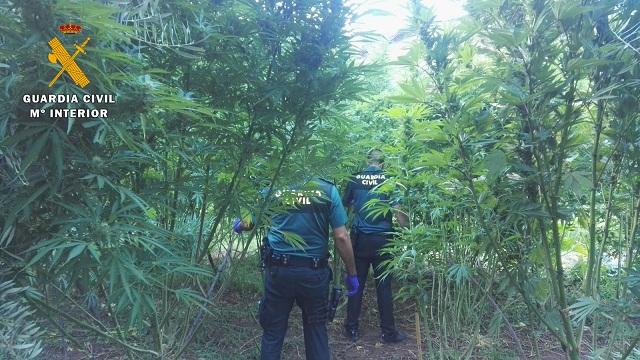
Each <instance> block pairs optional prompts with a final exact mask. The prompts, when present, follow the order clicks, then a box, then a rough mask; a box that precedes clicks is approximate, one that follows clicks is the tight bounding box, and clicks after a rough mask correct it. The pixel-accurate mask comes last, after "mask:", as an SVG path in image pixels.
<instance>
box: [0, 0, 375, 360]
mask: <svg viewBox="0 0 640 360" xmlns="http://www.w3.org/2000/svg"><path fill="white" fill-rule="evenodd" d="M0 10H1V11H0V44H2V47H0V88H1V89H2V91H0V104H1V105H0V155H1V156H2V158H1V160H0V179H2V181H1V182H0V189H1V191H0V193H1V194H2V195H1V196H0V205H1V206H0V209H1V210H0V239H1V240H0V249H1V250H2V252H0V264H3V265H4V264H7V265H8V267H9V268H10V269H11V276H16V277H17V279H18V282H22V283H26V282H27V281H28V279H29V277H28V276H31V277H34V278H35V279H37V280H38V281H37V287H38V289H40V290H42V291H43V292H45V293H48V292H53V293H55V298H53V299H51V298H46V299H45V301H44V302H43V303H42V304H40V306H39V307H38V309H39V310H40V315H42V316H52V315H56V316H57V315H60V316H64V313H66V312H67V311H68V308H69V307H70V306H71V307H72V308H73V309H74V311H77V312H78V314H79V316H78V319H77V320H78V323H74V325H76V326H80V327H82V328H84V329H87V330H91V331H92V332H93V333H94V334H96V335H99V336H102V337H104V338H106V339H108V340H109V341H112V342H114V341H115V342H117V343H118V344H120V345H122V346H123V347H124V348H125V349H126V350H127V351H128V352H130V353H129V354H128V355H129V356H134V355H133V354H134V353H138V354H142V353H146V354H151V355H153V356H162V357H165V358H167V357H180V356H181V354H182V353H183V352H184V351H185V350H186V348H187V346H188V345H189V343H190V341H191V339H192V338H193V333H194V332H195V331H196V330H197V329H198V328H199V326H200V324H201V322H202V316H200V315H194V314H197V313H198V311H200V310H202V311H203V312H204V313H211V311H212V310H211V307H212V306H213V302H212V299H213V298H215V295H216V291H219V292H222V291H224V289H225V287H224V286H221V285H223V284H221V282H218V279H223V280H224V279H227V278H226V277H223V276H221V274H220V273H219V272H223V271H226V269H227V265H226V264H228V262H232V260H235V259H237V258H244V257H245V256H246V255H247V253H248V252H249V251H250V250H251V251H255V249H254V248H251V246H250V245H251V241H252V240H251V239H252V238H253V236H249V237H246V238H240V239H239V240H240V241H239V242H235V243H234V242H233V240H230V239H231V237H230V236H229V235H230V231H229V230H228V229H229V228H230V225H229V223H230V222H231V219H233V217H235V216H236V214H240V209H241V208H243V209H244V211H245V212H246V211H251V212H253V213H254V214H256V215H257V218H258V224H259V225H260V224H264V223H266V218H267V216H266V204H267V202H266V201H258V202H256V201H254V199H256V198H257V193H258V191H259V190H260V189H263V188H269V189H270V190H269V192H272V191H273V189H274V188H275V186H276V185H280V184H282V185H286V184H288V183H291V182H293V181H295V180H296V179H298V178H299V177H300V176H301V174H306V173H309V172H310V171H313V172H314V174H316V175H327V174H331V173H335V171H334V170H335V169H336V168H338V164H337V163H336V160H337V159H339V158H340V157H341V156H342V154H343V152H344V151H346V149H343V148H342V146H341V145H342V141H341V137H342V136H344V135H345V134H346V133H347V132H348V131H349V128H350V125H349V121H348V119H346V118H345V117H344V116H343V115H342V113H341V111H342V109H343V106H344V105H343V102H344V101H345V100H349V99H355V98H357V97H359V96H360V94H361V93H362V91H363V88H362V85H361V83H360V77H361V74H362V71H363V68H361V67H359V66H358V65H356V64H355V63H354V62H353V61H352V60H351V59H350V56H351V51H350V44H349V41H348V40H349V39H348V37H347V36H346V35H345V31H344V30H343V28H344V26H345V23H346V22H347V21H348V20H349V18H350V17H351V16H352V14H351V13H350V10H349V9H348V8H347V7H345V6H344V4H343V3H342V2H341V1H338V0H326V1H315V0H314V1H311V0H309V1H283V2H272V1H258V2H255V1H213V2H211V1H204V0H200V1H190V2H185V1H177V0H175V1H166V2H150V1H143V2H131V3H126V2H125V3H119V4H107V3H103V2H96V1H89V0H82V1H71V0H68V1H67V0H64V1H56V2H53V1H48V0H33V1H24V2H17V1H11V2H4V3H2V4H0ZM69 21H71V22H74V23H79V24H81V25H82V27H83V30H82V34H83V35H89V36H91V37H92V40H91V42H90V43H89V45H88V47H87V55H86V56H81V57H78V60H77V61H78V64H79V66H80V67H81V68H82V69H84V70H85V71H86V73H87V75H88V77H89V78H90V80H91V83H90V85H89V86H88V87H87V88H85V89H80V88H77V87H75V86H74V85H73V84H71V83H70V82H69V80H68V79H66V77H62V78H61V80H59V81H58V83H57V84H56V85H55V86H54V87H53V88H51V89H50V90H49V89H48V88H47V87H46V84H45V83H44V81H43V79H47V78H49V77H50V73H51V72H52V70H53V68H52V66H51V65H50V64H49V63H48V60H47V57H46V56H45V52H44V51H45V50H43V49H46V48H47V46H46V41H48V40H49V39H50V38H51V37H52V36H53V35H54V34H55V30H56V28H57V25H59V24H61V23H65V22H69ZM37 54H41V56H40V55H37ZM51 76H53V75H51ZM47 91H51V93H62V94H77V95H81V94H83V93H84V92H87V93H92V94H115V95H116V96H117V102H116V104H113V105H111V106H110V107H109V118H108V119H84V120H81V119H73V118H68V119H57V120H55V121H54V120H51V121H49V120H46V119H42V120H38V121H34V120H33V119H29V118H28V107H29V104H24V103H22V100H21V98H22V95H23V94H40V93H46V92H47ZM72 106H73V105H72ZM345 174H346V173H345ZM329 178H331V176H329ZM270 195H272V194H267V196H266V197H265V200H266V199H268V198H269V197H270ZM257 228H258V230H257V231H262V227H261V226H258V227H257ZM252 235H253V234H252ZM258 235H259V234H256V236H258ZM232 246H233V247H235V248H234V249H233V250H234V251H231V247H232ZM225 248H226V249H225ZM227 249H228V251H227ZM226 253H228V254H232V256H231V258H228V257H227V256H225V254H226ZM207 260H209V261H208V262H209V264H207ZM222 265H224V266H222ZM209 266H211V267H212V268H213V270H214V273H213V274H212V271H211V270H210V269H209ZM7 276H8V275H7ZM3 278H4V275H3V277H0V279H3ZM205 283H208V284H209V285H203V284H205ZM78 299H86V301H84V305H83V301H77V300H78ZM58 300H60V302H57V301H58ZM176 309H178V310H177V311H176ZM97 313H100V315H104V316H105V317H107V318H108V319H109V324H112V325H106V324H107V322H103V320H99V319H103V318H101V317H100V316H95V315H96V314H97ZM177 318H179V319H181V321H176V319H177ZM147 333H148V334H151V339H152V340H149V341H147V340H146V339H145V338H143V336H142V334H147ZM134 344H136V345H134ZM139 344H141V345H139ZM150 349H153V350H150Z"/></svg>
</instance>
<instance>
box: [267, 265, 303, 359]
mask: <svg viewBox="0 0 640 360" xmlns="http://www.w3.org/2000/svg"><path fill="white" fill-rule="evenodd" d="M281 270H284V268H267V270H266V271H265V277H264V296H263V298H262V302H261V303H260V314H259V320H260V326H262V330H263V333H262V347H261V351H260V359H261V360H279V359H280V353H281V352H282V343H283V342H284V337H285V334H286V333H287V323H288V321H289V313H290V312H291V308H292V307H293V301H294V299H295V292H294V291H295V288H294V286H295V284H294V283H293V282H292V281H291V280H292V279H290V277H289V276H286V275H288V274H285V273H284V271H281Z"/></svg>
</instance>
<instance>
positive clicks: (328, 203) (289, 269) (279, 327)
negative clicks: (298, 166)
mask: <svg viewBox="0 0 640 360" xmlns="http://www.w3.org/2000/svg"><path fill="white" fill-rule="evenodd" d="M274 195H275V196H274V198H275V200H274V201H273V203H272V204H271V205H272V206H271V207H270V208H271V209H272V211H273V216H272V221H271V227H270V230H269V232H268V234H267V236H266V238H265V241H266V245H267V249H268V250H267V254H266V256H265V265H266V269H265V270H266V271H265V275H264V296H263V298H262V301H261V302H260V314H259V321H260V325H261V326H262V329H263V335H262V348H261V357H260V358H261V359H262V360H267V359H269V360H271V359H280V353H281V351H282V344H283V341H284V337H285V334H286V331H287V323H288V319H289V313H290V312H291V309H292V307H293V304H294V302H295V303H296V304H298V306H299V307H300V308H301V310H302V318H303V327H304V343H305V351H306V357H307V359H309V360H328V359H329V358H330V353H329V340H328V336H327V327H326V322H327V311H328V303H327V302H328V301H327V300H328V292H329V282H330V280H331V270H330V268H329V267H328V266H327V260H328V255H329V251H328V240H329V226H331V228H332V229H333V237H334V241H335V244H336V249H337V251H338V253H339V254H340V257H341V258H342V260H343V261H344V263H345V266H346V269H347V273H348V275H347V277H346V279H345V281H346V283H347V289H348V290H349V291H348V293H347V295H348V296H352V295H354V294H355V293H356V292H357V290H358V287H359V284H358V278H357V276H356V269H355V264H354V259H353V250H352V246H351V240H350V239H349V235H348V233H347V230H346V227H345V224H346V222H347V215H346V212H345V209H344V207H343V205H342V202H341V200H340V195H339V194H338V190H337V189H336V187H335V185H333V184H332V183H330V182H328V181H326V180H323V179H313V180H311V181H309V182H307V183H306V184H304V185H302V186H295V187H291V188H289V189H287V190H279V191H276V192H275V194H274ZM251 227H252V225H251V224H245V223H243V222H241V221H239V220H236V223H235V224H234V230H235V231H236V232H240V231H242V230H249V229H250V228H251ZM294 244H295V245H294Z"/></svg>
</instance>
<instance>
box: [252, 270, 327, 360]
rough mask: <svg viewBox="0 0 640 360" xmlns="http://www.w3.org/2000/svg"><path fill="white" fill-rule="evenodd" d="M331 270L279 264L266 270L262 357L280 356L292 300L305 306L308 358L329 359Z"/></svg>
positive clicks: (304, 318) (305, 344) (276, 357)
mask: <svg viewBox="0 0 640 360" xmlns="http://www.w3.org/2000/svg"><path fill="white" fill-rule="evenodd" d="M330 278H331V270H330V269H329V268H328V267H324V268H320V269H315V270H314V269H312V268H310V267H277V266H271V267H268V268H267V269H266V270H265V276H264V296H263V298H262V301H261V302H260V314H259V320H260V326H262V330H263V333H262V348H261V352H260V359H262V360H276V359H280V353H281V351H282V343H283V342H284V337H285V334H286V332H287V326H288V321H289V313H290V312H291V309H292V308H293V303H294V302H295V303H296V304H298V306H299V307H300V309H302V320H303V327H304V346H305V352H306V355H307V360H329V357H330V354H329V338H328V336H327V305H328V304H327V299H328V295H329V282H330Z"/></svg>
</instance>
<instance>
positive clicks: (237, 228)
mask: <svg viewBox="0 0 640 360" xmlns="http://www.w3.org/2000/svg"><path fill="white" fill-rule="evenodd" d="M242 230H243V229H242V220H240V218H235V220H233V232H235V233H236V234H240V233H241V232H242Z"/></svg>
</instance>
